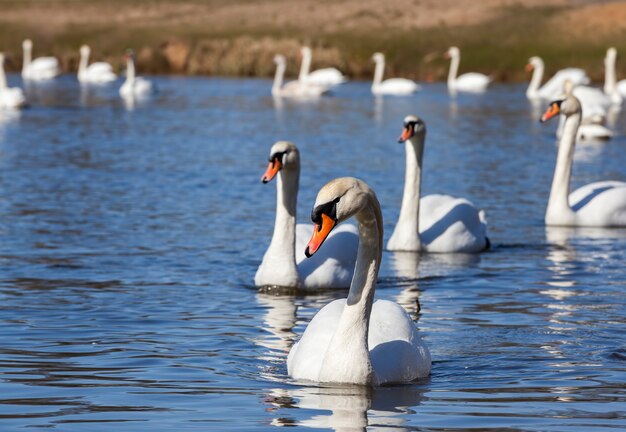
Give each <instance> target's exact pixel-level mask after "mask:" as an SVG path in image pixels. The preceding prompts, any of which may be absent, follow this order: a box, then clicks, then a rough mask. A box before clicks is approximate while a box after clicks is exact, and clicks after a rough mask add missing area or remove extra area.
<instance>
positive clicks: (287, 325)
mask: <svg viewBox="0 0 626 432" xmlns="http://www.w3.org/2000/svg"><path fill="white" fill-rule="evenodd" d="M256 297H257V301H258V302H259V304H260V305H261V306H263V307H264V308H265V313H264V315H263V321H262V322H263V325H262V326H261V328H262V329H263V330H265V331H267V332H269V334H267V333H266V334H264V335H263V336H262V337H260V338H258V339H257V340H256V343H257V344H258V345H260V346H262V347H265V348H268V349H270V350H276V351H281V352H288V351H289V349H290V348H291V345H292V344H293V341H294V339H295V338H296V334H295V333H294V332H293V328H294V327H295V325H296V312H297V310H298V308H297V306H296V304H295V299H294V297H293V296H292V295H283V294H274V293H272V292H268V293H265V292H258V293H257V296H256ZM272 358H274V357H273V356H272ZM265 359H267V358H265Z"/></svg>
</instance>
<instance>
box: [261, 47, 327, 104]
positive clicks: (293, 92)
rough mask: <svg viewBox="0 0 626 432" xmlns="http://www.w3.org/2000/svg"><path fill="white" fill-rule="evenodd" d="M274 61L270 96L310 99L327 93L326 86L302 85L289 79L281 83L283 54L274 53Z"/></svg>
mask: <svg viewBox="0 0 626 432" xmlns="http://www.w3.org/2000/svg"><path fill="white" fill-rule="evenodd" d="M274 63H276V74H275V75H274V84H273V85H272V96H275V97H290V98H302V99H311V98H318V97H320V96H322V95H323V94H325V93H328V91H329V87H328V86H322V85H314V84H306V85H303V84H302V83H301V82H300V81H290V82H287V83H284V84H283V80H284V78H285V69H286V68H287V60H286V59H285V56H282V55H276V56H274Z"/></svg>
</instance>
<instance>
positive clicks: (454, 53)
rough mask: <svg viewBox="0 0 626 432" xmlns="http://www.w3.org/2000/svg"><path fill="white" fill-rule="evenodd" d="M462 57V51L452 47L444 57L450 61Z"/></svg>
mask: <svg viewBox="0 0 626 432" xmlns="http://www.w3.org/2000/svg"><path fill="white" fill-rule="evenodd" d="M460 55H461V51H460V50H459V49H458V48H457V47H455V46H452V47H450V48H448V51H446V52H445V53H444V55H443V56H444V57H445V58H447V59H449V58H455V57H458V56H460Z"/></svg>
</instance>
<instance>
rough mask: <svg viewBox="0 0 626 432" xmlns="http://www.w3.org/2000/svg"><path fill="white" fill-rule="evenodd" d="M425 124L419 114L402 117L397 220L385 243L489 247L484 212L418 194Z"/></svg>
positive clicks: (447, 249)
mask: <svg viewBox="0 0 626 432" xmlns="http://www.w3.org/2000/svg"><path fill="white" fill-rule="evenodd" d="M425 141H426V125H425V124H424V122H423V121H422V119H420V118H419V117H416V116H413V115H410V116H407V117H406V118H405V119H404V129H403V131H402V135H401V136H400V139H399V140H398V142H400V143H405V149H406V172H405V177H404V194H403V196H402V207H401V208H400V216H399V217H398V223H397V224H396V227H395V229H394V231H393V234H392V235H391V238H390V239H389V241H388V242H387V249H388V250H391V251H424V252H439V253H455V252H462V253H477V252H481V251H483V250H485V249H487V248H488V247H489V240H488V239H487V220H486V218H485V212H484V211H482V210H480V211H479V210H478V209H476V207H474V204H472V203H471V202H470V201H468V200H466V199H464V198H455V197H452V196H450V195H439V194H437V195H428V196H425V197H424V198H420V197H421V184H422V156H423V154H424V142H425Z"/></svg>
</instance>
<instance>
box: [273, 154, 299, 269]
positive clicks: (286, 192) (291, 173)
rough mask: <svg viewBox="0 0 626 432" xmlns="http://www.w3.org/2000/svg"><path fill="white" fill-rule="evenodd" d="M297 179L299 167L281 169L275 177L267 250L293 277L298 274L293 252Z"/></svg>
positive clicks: (294, 246) (294, 248)
mask: <svg viewBox="0 0 626 432" xmlns="http://www.w3.org/2000/svg"><path fill="white" fill-rule="evenodd" d="M299 179H300V167H299V166H293V165H292V166H290V167H289V168H283V169H282V170H280V171H279V173H278V175H277V176H276V220H275V223H274V233H273V234H272V241H271V242H270V245H269V247H268V249H267V254H269V255H270V256H272V255H273V256H276V257H277V258H276V259H278V260H279V261H278V262H280V265H281V266H285V267H288V268H289V270H290V272H293V273H291V274H293V275H297V274H298V270H297V266H296V258H295V250H296V207H297V200H298V186H299ZM285 273H286V272H285Z"/></svg>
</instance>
